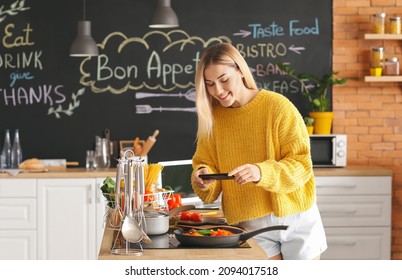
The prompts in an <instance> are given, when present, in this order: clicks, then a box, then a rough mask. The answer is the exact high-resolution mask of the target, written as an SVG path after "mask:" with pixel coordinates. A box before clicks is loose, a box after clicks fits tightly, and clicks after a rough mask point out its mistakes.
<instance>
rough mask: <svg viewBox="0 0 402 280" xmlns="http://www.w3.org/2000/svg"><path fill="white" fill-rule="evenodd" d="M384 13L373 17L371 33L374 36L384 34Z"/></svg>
mask: <svg viewBox="0 0 402 280" xmlns="http://www.w3.org/2000/svg"><path fill="white" fill-rule="evenodd" d="M385 16H386V14H385V13H379V14H374V15H373V21H374V28H373V32H374V33H375V34H384V33H385Z"/></svg>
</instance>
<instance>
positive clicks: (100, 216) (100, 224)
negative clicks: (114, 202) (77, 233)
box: [96, 178, 107, 256]
mask: <svg viewBox="0 0 402 280" xmlns="http://www.w3.org/2000/svg"><path fill="white" fill-rule="evenodd" d="M104 180H105V178H97V179H96V256H98V254H99V249H100V247H101V244H102V238H103V233H104V230H105V215H106V212H107V201H106V198H105V197H104V196H103V194H102V191H101V190H100V188H101V186H102V185H103V181H104Z"/></svg>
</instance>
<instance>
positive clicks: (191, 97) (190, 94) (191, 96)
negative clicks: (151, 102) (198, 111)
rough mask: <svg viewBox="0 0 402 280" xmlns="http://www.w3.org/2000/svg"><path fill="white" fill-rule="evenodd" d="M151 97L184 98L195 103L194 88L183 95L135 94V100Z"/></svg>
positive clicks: (180, 93)
mask: <svg viewBox="0 0 402 280" xmlns="http://www.w3.org/2000/svg"><path fill="white" fill-rule="evenodd" d="M152 97H179V98H181V97H185V98H186V99H187V100H189V101H194V102H195V88H190V89H189V90H188V91H186V92H185V93H182V92H179V93H153V92H137V93H136V94H135V98H136V99H141V98H152Z"/></svg>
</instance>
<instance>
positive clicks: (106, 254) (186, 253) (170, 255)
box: [98, 228, 267, 260]
mask: <svg viewBox="0 0 402 280" xmlns="http://www.w3.org/2000/svg"><path fill="white" fill-rule="evenodd" d="M113 232H114V230H112V229H107V228H106V229H105V232H104V235H103V239H102V245H101V248H100V250H99V255H98V259H99V260H265V259H267V255H266V253H265V252H264V250H263V249H262V248H261V247H260V246H259V245H258V244H257V243H256V242H255V240H254V239H252V238H250V239H248V240H247V243H248V244H249V245H250V247H251V248H189V249H184V248H181V249H144V252H143V253H142V254H141V255H139V256H136V255H132V254H131V255H116V254H112V253H110V251H111V248H112V243H113Z"/></svg>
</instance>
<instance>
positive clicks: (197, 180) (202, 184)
mask: <svg viewBox="0 0 402 280" xmlns="http://www.w3.org/2000/svg"><path fill="white" fill-rule="evenodd" d="M201 174H209V170H208V168H206V167H202V168H200V169H198V170H197V171H195V172H194V174H193V184H194V185H196V186H197V187H198V188H200V189H204V188H206V187H208V186H209V185H211V184H212V183H213V182H214V181H215V180H213V179H212V180H203V179H201V178H200V177H199V175H201Z"/></svg>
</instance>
